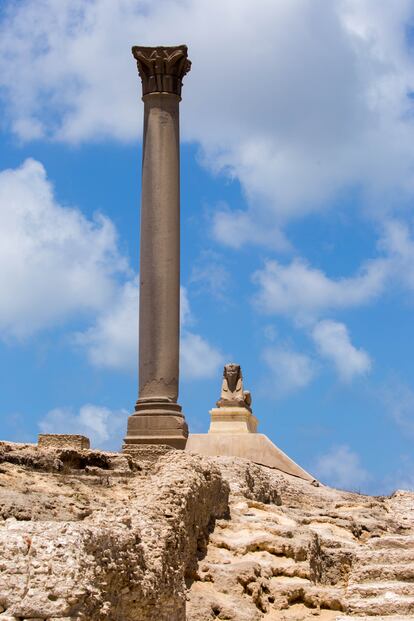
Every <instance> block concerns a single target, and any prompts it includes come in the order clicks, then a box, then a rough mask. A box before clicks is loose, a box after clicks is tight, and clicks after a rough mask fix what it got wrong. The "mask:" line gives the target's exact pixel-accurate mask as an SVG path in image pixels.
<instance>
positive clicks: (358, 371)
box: [312, 319, 372, 382]
mask: <svg viewBox="0 0 414 621" xmlns="http://www.w3.org/2000/svg"><path fill="white" fill-rule="evenodd" d="M312 338H313V340H314V341H315V343H316V346H317V348H318V350H319V352H320V354H321V355H322V356H323V357H324V358H327V359H328V360H330V361H332V362H333V364H334V365H335V368H336V370H337V372H338V374H339V377H340V378H341V379H342V380H343V381H345V382H349V381H351V380H352V379H354V377H357V376H358V375H365V374H366V373H368V372H369V371H370V370H371V366H372V363H371V359H370V357H369V356H368V354H367V353H366V352H365V351H364V350H363V349H357V348H356V347H354V345H352V343H351V340H350V338H349V334H348V330H347V327H346V326H345V325H344V324H343V323H339V322H337V321H331V320H329V319H325V320H323V321H320V322H319V323H317V324H316V326H315V327H314V328H313V330H312Z"/></svg>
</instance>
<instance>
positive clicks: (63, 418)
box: [38, 403, 130, 450]
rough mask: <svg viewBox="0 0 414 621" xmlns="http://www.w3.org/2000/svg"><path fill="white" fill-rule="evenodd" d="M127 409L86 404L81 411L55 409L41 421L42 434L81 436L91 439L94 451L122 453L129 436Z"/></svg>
mask: <svg viewBox="0 0 414 621" xmlns="http://www.w3.org/2000/svg"><path fill="white" fill-rule="evenodd" d="M129 414H130V413H129V412H127V410H115V411H113V410H110V409H108V408H105V407H102V406H98V405H92V404H90V403H89V404H86V405H83V406H82V407H81V408H80V409H79V412H74V411H73V409H72V408H55V409H54V410H50V412H48V413H47V414H46V415H45V416H44V418H42V419H41V420H40V421H39V423H38V424H39V429H40V431H41V433H77V434H82V435H85V436H87V437H88V438H89V439H90V440H91V446H93V447H94V448H102V449H113V450H119V448H120V445H121V442H122V436H123V434H125V429H126V421H127V418H128V416H129Z"/></svg>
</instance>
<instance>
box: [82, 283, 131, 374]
mask: <svg viewBox="0 0 414 621" xmlns="http://www.w3.org/2000/svg"><path fill="white" fill-rule="evenodd" d="M74 343H75V344H76V345H78V346H80V347H82V348H84V349H85V351H86V354H87V356H88V359H89V361H90V362H91V363H92V364H93V365H94V366H96V367H102V368H108V369H117V370H121V371H131V370H135V369H136V367H137V362H138V283H137V281H136V280H135V281H131V282H127V283H125V284H124V286H123V287H120V290H119V294H118V296H116V297H115V298H114V301H113V303H112V304H110V305H109V306H108V307H106V308H104V309H103V311H102V312H101V313H100V314H98V316H97V318H96V321H95V323H94V325H92V326H91V327H89V328H88V329H86V330H85V331H84V332H79V333H77V334H76V335H75V336H74Z"/></svg>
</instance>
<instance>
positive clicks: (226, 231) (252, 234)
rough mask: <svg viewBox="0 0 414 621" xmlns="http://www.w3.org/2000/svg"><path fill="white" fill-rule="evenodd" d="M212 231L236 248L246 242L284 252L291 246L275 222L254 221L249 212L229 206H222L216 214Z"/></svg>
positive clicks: (214, 234)
mask: <svg viewBox="0 0 414 621" xmlns="http://www.w3.org/2000/svg"><path fill="white" fill-rule="evenodd" d="M212 233H213V236H214V237H215V239H216V240H217V241H219V242H221V243H222V244H224V245H225V246H229V247H230V248H234V249H235V250H238V249H239V248H241V247H242V246H245V245H246V244H258V245H261V246H267V247H269V248H272V249H274V250H279V251H282V252H284V251H287V250H289V249H290V247H291V246H290V244H289V242H288V240H287V239H286V237H285V235H284V234H283V232H282V231H281V230H280V229H279V228H278V227H277V226H275V224H274V222H270V223H269V224H268V226H265V225H264V224H263V223H260V222H259V223H258V222H254V221H252V218H251V216H250V214H249V213H248V212H246V211H235V210H231V209H229V208H228V207H225V208H223V207H220V209H218V210H217V211H216V213H215V214H214V216H213V229H212Z"/></svg>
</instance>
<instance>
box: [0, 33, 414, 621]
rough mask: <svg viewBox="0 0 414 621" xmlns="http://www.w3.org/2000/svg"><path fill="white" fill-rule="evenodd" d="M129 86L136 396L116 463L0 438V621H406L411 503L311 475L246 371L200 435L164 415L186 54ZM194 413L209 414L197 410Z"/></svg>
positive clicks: (175, 327)
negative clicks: (135, 232) (137, 88)
mask: <svg viewBox="0 0 414 621" xmlns="http://www.w3.org/2000/svg"><path fill="white" fill-rule="evenodd" d="M133 56H134V59H135V61H136V62H137V66H138V72H139V75H140V78H141V81H142V98H143V102H144V134H143V163H142V202H141V246H140V249H141V262H140V310H139V324H140V342H139V394H138V400H137V402H136V406H135V411H134V412H133V413H132V414H131V415H130V416H129V418H128V421H125V424H126V425H127V432H126V437H125V440H124V445H123V448H122V450H121V451H120V452H108V451H101V450H97V449H96V448H91V447H90V444H89V439H88V438H86V437H85V436H83V435H77V434H72V435H69V434H66V435H62V434H41V435H40V436H39V441H38V444H28V443H13V442H3V441H2V442H0V621H212V620H215V619H216V620H217V619H218V620H222V621H225V620H226V621H262V620H263V621H310V620H311V619H319V620H320V621H352V620H354V621H368V620H370V619H374V618H375V619H378V621H381V620H382V621H403V620H409V619H414V511H413V509H414V493H412V492H407V491H402V490H399V491H396V492H395V493H394V494H392V495H391V496H381V497H373V496H367V495H363V494H360V493H356V492H348V491H342V490H338V489H333V488H330V487H327V486H325V485H324V484H323V483H322V482H319V481H317V480H315V478H314V477H313V476H312V474H310V473H308V472H306V471H305V470H304V469H303V468H301V466H299V465H298V464H296V463H295V462H294V461H293V460H292V459H290V457H288V456H287V455H286V454H284V453H283V452H282V451H281V450H280V449H279V448H278V447H277V446H276V445H275V444H274V443H273V442H272V441H271V440H270V439H269V438H268V437H267V436H266V435H264V434H261V433H260V431H259V430H260V427H259V425H260V421H258V420H257V418H256V417H255V415H254V395H253V396H252V395H251V394H250V392H249V391H248V390H246V387H247V386H248V378H246V379H247V381H246V386H245V379H244V378H243V373H242V366H241V365H240V364H238V363H237V364H236V363H234V362H233V363H229V364H227V365H225V367H224V369H223V377H222V381H221V391H220V390H219V378H217V394H216V395H212V396H211V403H212V406H213V404H214V402H216V403H215V406H214V407H212V409H211V411H210V428H209V431H208V433H206V434H191V433H190V434H188V428H187V423H186V421H185V417H184V414H183V412H182V410H181V406H180V405H179V403H178V388H179V330H180V323H179V317H180V191H179V172H180V170H179V166H180V160H179V147H180V145H179V102H180V99H181V88H182V81H183V78H184V76H185V75H186V74H187V73H188V72H189V70H190V61H189V60H188V58H187V47H186V46H185V45H180V46H176V47H159V46H158V47H134V48H133ZM206 418H207V412H206Z"/></svg>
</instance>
